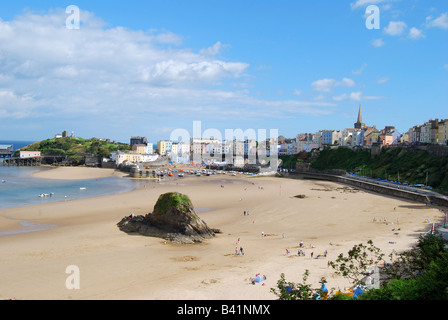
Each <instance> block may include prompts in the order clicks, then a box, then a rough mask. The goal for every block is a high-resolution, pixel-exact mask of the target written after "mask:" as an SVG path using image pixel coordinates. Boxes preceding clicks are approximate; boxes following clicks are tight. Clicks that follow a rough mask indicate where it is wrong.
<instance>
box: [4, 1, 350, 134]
mask: <svg viewBox="0 0 448 320" xmlns="http://www.w3.org/2000/svg"><path fill="white" fill-rule="evenodd" d="M65 19H66V13H65V10H63V9H60V10H54V11H51V13H48V14H42V15H38V14H33V13H29V12H28V13H24V14H22V15H20V16H17V17H15V18H14V19H13V20H11V21H2V20H0V48H1V50H0V118H1V119H3V120H5V119H29V120H32V121H33V123H38V122H39V123H44V122H45V125H46V126H53V125H54V126H55V127H57V126H62V125H63V124H62V123H66V122H67V123H68V122H69V123H73V121H79V123H80V124H79V126H82V127H83V128H85V130H86V131H88V132H90V133H89V134H92V135H93V134H95V133H93V130H92V129H95V130H97V131H99V130H101V132H103V131H104V130H109V127H113V130H119V131H120V132H123V133H120V134H123V135H128V133H130V132H132V131H133V130H136V128H137V123H140V125H141V124H142V123H143V124H144V126H145V128H147V127H150V126H151V124H153V123H157V124H163V126H165V127H169V126H171V125H172V124H164V122H170V121H178V120H179V121H190V119H192V118H196V119H195V120H197V119H198V118H197V117H199V119H200V120H206V119H213V120H216V119H221V118H222V119H229V120H234V119H236V118H240V117H241V114H244V115H245V119H247V121H250V120H252V119H267V118H269V119H272V118H280V117H284V116H285V113H282V112H277V110H278V108H282V110H286V111H287V112H289V113H288V114H287V116H288V117H291V116H294V115H295V114H297V113H300V114H313V115H316V114H317V115H318V114H328V113H329V112H332V111H331V109H329V107H334V106H335V103H329V102H325V101H295V100H286V101H284V100H266V99H260V98H254V97H253V96H251V93H250V92H249V91H248V90H241V89H240V88H244V87H245V86H244V84H247V82H248V79H249V78H250V77H248V76H247V73H248V72H249V64H247V63H245V62H241V61H228V60H227V59H224V58H223V59H219V58H218V57H217V55H219V54H222V49H223V48H224V47H226V46H227V45H224V44H222V43H221V42H219V41H217V42H215V44H214V45H212V46H210V47H205V48H203V49H202V50H201V49H199V50H193V49H191V48H185V47H184V46H183V36H181V35H176V34H174V33H171V32H170V31H166V30H161V31H160V30H154V29H151V30H149V31H142V30H130V29H127V28H124V27H109V26H108V25H107V24H106V23H105V22H104V21H102V20H101V19H99V18H98V17H96V16H95V15H94V14H93V13H89V12H84V11H82V12H81V19H82V21H81V27H80V29H79V30H68V29H67V28H65ZM173 46H174V47H173ZM336 84H337V85H344V86H350V85H354V82H353V80H350V79H343V80H341V81H336ZM246 87H247V86H246ZM295 93H296V94H297V93H298V91H296V92H295ZM75 119H76V120H75ZM183 119H185V120H183ZM5 121H7V120H5ZM24 121H25V120H23V121H21V122H19V123H21V124H24V123H25V122H24ZM51 121H55V122H57V123H55V124H54V123H51ZM64 121H66V122H64ZM42 125H43V124H42ZM90 125H91V126H92V127H89V126H90ZM22 126H23V127H25V125H22ZM64 129H65V128H64ZM71 129H73V130H75V131H77V129H76V128H71ZM71 129H70V130H71ZM55 130H61V129H60V128H58V129H56V128H55ZM110 130H112V129H110ZM78 131H79V130H78ZM124 132H126V133H124ZM104 134H106V135H109V134H110V133H109V132H106V131H104Z"/></svg>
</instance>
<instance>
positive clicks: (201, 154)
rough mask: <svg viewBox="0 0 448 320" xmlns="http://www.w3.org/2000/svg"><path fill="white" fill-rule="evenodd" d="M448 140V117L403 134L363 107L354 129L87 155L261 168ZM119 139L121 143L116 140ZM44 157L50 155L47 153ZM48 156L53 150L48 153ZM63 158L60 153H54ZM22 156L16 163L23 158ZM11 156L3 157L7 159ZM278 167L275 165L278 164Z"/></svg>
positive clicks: (26, 158)
mask: <svg viewBox="0 0 448 320" xmlns="http://www.w3.org/2000/svg"><path fill="white" fill-rule="evenodd" d="M54 138H55V139H61V138H75V135H74V132H72V133H71V135H70V134H69V133H68V132H67V131H63V132H62V134H59V133H58V134H56V135H55V137H54ZM90 140H91V141H104V142H107V143H111V141H110V139H104V138H91V139H90ZM447 142H448V119H440V120H439V119H434V120H428V121H426V122H424V123H422V124H417V125H415V126H413V127H411V128H410V129H409V130H408V131H407V132H405V133H401V132H399V131H398V130H396V128H395V127H394V126H385V127H384V128H383V129H378V128H377V127H376V126H375V125H372V126H369V125H366V124H365V123H364V122H363V117H362V109H361V106H359V111H358V116H357V119H356V122H355V123H354V125H353V128H345V129H343V130H319V131H318V132H315V133H299V134H297V135H296V136H295V137H293V138H286V137H283V136H278V137H270V138H267V139H264V140H260V141H258V140H257V139H249V138H247V137H245V139H244V140H242V139H236V138H235V139H233V140H219V139H216V138H213V137H200V138H190V140H189V141H171V140H160V141H157V143H152V142H150V141H149V140H148V138H147V137H146V136H132V137H131V138H130V142H129V146H128V149H129V150H126V151H124V150H121V151H120V150H119V151H113V152H111V153H110V154H109V155H108V156H103V158H102V159H98V157H97V156H94V155H85V165H87V166H103V167H112V166H113V167H119V166H148V165H149V166H159V165H165V164H168V163H170V164H189V165H191V164H193V165H214V166H222V167H224V166H228V165H231V166H232V167H237V168H238V167H239V168H242V167H245V168H252V169H253V168H260V166H264V165H267V166H269V165H270V162H271V160H272V159H277V158H278V157H281V156H291V155H296V154H299V153H301V152H312V151H313V150H322V149H323V148H325V147H332V148H338V147H347V148H352V149H371V150H374V149H375V150H379V149H381V148H383V147H394V146H407V145H411V146H412V145H419V146H421V145H438V146H446V145H447ZM113 143H116V142H115V141H114V142H113ZM13 154H14V150H13V148H12V146H8V145H0V155H1V158H3V159H5V158H6V159H7V158H8V157H12V155H13ZM42 156H44V155H43V154H42ZM45 156H47V155H45ZM52 157H53V158H57V156H52ZM17 158H18V159H17V161H21V163H23V164H25V165H32V164H39V163H40V160H41V153H40V152H39V151H33V150H26V151H19V153H18V157H17ZM17 161H16V162H17ZM5 163H6V164H7V163H8V162H7V161H3V164H5ZM273 166H275V165H274V164H273Z"/></svg>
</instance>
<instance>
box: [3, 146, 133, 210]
mask: <svg viewBox="0 0 448 320" xmlns="http://www.w3.org/2000/svg"><path fill="white" fill-rule="evenodd" d="M32 142H33V141H8V140H0V144H5V145H11V144H12V145H13V146H14V150H17V149H20V148H23V147H25V146H27V145H29V144H31V143H32ZM50 169H51V168H48V167H12V166H11V167H7V166H3V165H1V164H0V209H6V208H14V207H22V206H29V205H36V204H46V203H52V202H58V201H69V200H76V199H84V198H90V197H98V196H105V195H111V194H117V193H123V192H129V191H132V190H134V189H135V188H137V187H138V186H139V184H140V182H138V181H135V180H131V179H126V178H120V177H107V178H100V179H89V180H53V179H42V178H37V177H34V176H33V174H34V173H35V172H37V171H41V170H50ZM42 194H48V196H45V197H41V196H40V195H42Z"/></svg>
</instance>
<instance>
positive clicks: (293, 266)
mask: <svg viewBox="0 0 448 320" xmlns="http://www.w3.org/2000/svg"><path fill="white" fill-rule="evenodd" d="M92 172H93V171H92ZM53 173H54V174H55V173H56V172H53ZM220 178H225V179H229V180H231V181H230V182H229V183H227V184H224V187H222V186H221V183H220ZM186 181H187V180H185V182H186ZM232 181H233V182H237V183H232ZM205 182H206V183H205ZM169 191H177V192H181V193H184V194H186V195H188V196H189V197H190V199H191V200H192V202H193V205H194V206H195V207H196V208H198V211H197V214H198V215H199V216H200V217H201V219H203V220H204V221H205V222H206V223H207V225H209V226H210V227H213V228H218V229H220V230H221V231H222V233H221V234H218V235H217V236H216V237H215V238H214V239H211V240H207V241H205V242H204V243H202V244H196V245H186V246H180V245H174V244H171V243H166V242H165V241H164V240H163V239H158V238H150V237H144V236H135V235H129V234H125V233H123V232H121V231H120V230H119V229H118V227H117V226H116V224H117V223H118V222H119V221H120V220H121V219H122V218H123V217H124V216H126V215H129V214H131V213H135V214H136V215H145V214H147V213H149V212H151V211H152V209H153V206H154V204H155V202H156V200H157V198H158V196H159V195H160V194H162V193H165V192H169ZM298 194H304V195H305V196H306V197H305V198H302V199H299V198H295V197H294V196H295V195H298ZM201 208H206V209H204V210H202V209H201ZM243 211H250V215H243ZM5 217H13V218H14V219H18V220H26V221H31V222H34V223H39V224H44V225H45V224H49V225H57V227H56V228H53V229H50V230H45V231H39V232H34V233H24V234H15V235H7V236H2V237H0V250H1V252H2V253H3V255H2V257H0V268H1V270H2V271H3V272H2V273H0V282H1V283H2V288H1V289H0V298H10V297H16V298H18V299H25V300H26V299H44V300H45V299H58V300H59V299H62V300H65V299H105V300H108V299H125V300H127V299H147V300H159V299H162V300H184V299H189V300H274V299H276V296H275V295H273V294H272V293H270V288H273V287H275V286H276V282H277V280H278V279H279V278H280V274H281V273H284V274H285V275H286V279H287V280H288V281H293V282H301V281H302V279H301V278H302V275H303V272H304V270H305V269H308V270H310V273H311V274H310V278H309V279H308V283H311V284H313V287H315V288H317V287H318V286H319V284H318V281H319V280H320V278H321V277H326V279H327V281H328V283H327V287H328V288H329V289H330V288H336V289H338V288H339V289H343V288H345V287H347V286H348V283H347V282H346V280H345V279H343V278H339V277H335V276H334V272H333V270H332V269H331V268H328V265H327V262H328V261H331V260H334V259H336V257H337V255H339V254H340V253H344V254H346V253H347V252H348V250H350V249H351V247H352V246H353V245H355V244H359V243H361V242H362V243H365V242H366V241H367V240H369V239H371V240H373V242H374V244H375V245H376V246H378V247H379V248H381V249H382V250H383V252H384V253H385V254H386V256H387V254H388V253H390V252H391V251H392V250H395V251H397V252H400V251H404V250H407V249H408V248H410V247H411V246H413V245H414V244H415V243H416V242H417V240H418V236H419V234H422V233H425V232H427V231H428V230H429V228H430V224H429V223H426V222H425V220H426V219H428V221H430V222H439V221H440V219H441V218H442V215H441V214H440V212H439V210H438V209H437V208H433V207H425V206H424V205H421V204H418V203H415V202H410V201H405V200H399V199H392V198H387V197H383V196H380V195H375V194H371V193H367V192H364V191H362V190H360V189H359V190H356V189H354V188H345V189H344V188H343V186H341V185H339V184H336V183H332V182H326V181H302V180H294V179H280V178H275V177H257V179H251V178H250V177H247V176H244V175H241V176H237V177H229V176H221V177H213V176H211V177H198V178H195V177H192V179H191V180H189V182H188V183H184V184H169V185H168V184H164V183H151V182H148V183H147V184H146V187H145V186H143V185H142V186H141V187H140V188H138V189H136V190H133V191H131V192H127V193H122V194H117V195H109V196H101V197H95V198H88V199H81V200H73V201H67V202H62V203H61V202H57V203H52V204H44V205H37V206H31V207H21V208H12V209H3V210H0V230H1V231H3V230H4V228H7V227H8V226H9V227H11V226H13V225H14V224H15V223H17V221H15V222H12V221H10V220H9V221H7V220H6V219H5ZM384 218H385V219H386V221H384ZM374 219H376V221H374ZM397 227H398V228H400V229H401V231H399V232H398V234H395V233H397V232H393V231H392V229H395V228H397ZM262 232H263V233H264V234H265V235H266V236H264V237H263V236H262ZM238 239H240V242H239V243H238V241H237V240H238ZM300 241H304V243H305V248H304V251H305V252H306V256H305V257H300V256H298V255H297V250H298V248H299V242H300ZM390 242H393V243H390ZM240 246H241V247H242V248H244V252H245V255H244V256H241V255H235V247H238V248H239V247H240ZM286 249H288V250H289V253H286ZM324 251H328V256H327V258H325V259H316V258H311V257H310V254H311V252H313V253H314V257H317V256H318V255H319V254H322V253H323V252H324ZM69 265H77V266H79V268H80V271H81V289H79V290H68V289H67V288H66V286H65V281H66V278H67V277H68V275H67V274H66V273H65V268H66V267H67V266H69ZM257 273H261V274H262V275H266V276H267V279H266V280H265V282H264V285H262V284H255V285H252V284H251V283H250V278H251V277H252V278H253V277H254V276H255V274H257ZM36 286H38V287H39V290H37V291H36V290H34V289H33V288H35V287H36Z"/></svg>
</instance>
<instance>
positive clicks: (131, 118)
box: [0, 0, 448, 142]
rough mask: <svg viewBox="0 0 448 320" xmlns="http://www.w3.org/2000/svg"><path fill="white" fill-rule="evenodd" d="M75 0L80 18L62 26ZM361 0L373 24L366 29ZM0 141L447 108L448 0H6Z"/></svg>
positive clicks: (443, 113) (159, 135)
mask: <svg viewBox="0 0 448 320" xmlns="http://www.w3.org/2000/svg"><path fill="white" fill-rule="evenodd" d="M69 5H76V6H77V7H78V8H79V9H80V10H81V11H80V20H81V24H80V28H79V29H76V30H70V29H67V28H66V25H65V24H66V20H67V18H68V17H69V14H67V13H66V8H67V6H69ZM368 5H376V6H377V7H378V9H379V17H380V28H379V29H368V28H367V27H366V19H367V17H368V16H369V14H366V7H367V6H368ZM0 18H1V21H0V118H1V121H2V125H1V126H0V139H2V140H5V139H15V140H21V139H22V140H40V139H46V138H49V137H53V136H54V134H55V133H58V132H62V131H63V130H68V131H69V132H71V131H74V132H75V135H77V136H80V137H83V138H90V137H107V138H111V139H114V140H118V141H124V142H128V141H129V137H130V136H132V135H141V136H147V137H148V139H149V140H150V141H152V142H156V141H157V140H160V139H166V138H169V136H170V133H171V132H172V131H173V130H174V129H177V128H183V129H186V130H188V131H189V132H191V134H192V132H193V121H201V126H202V129H203V130H205V129H209V128H215V129H217V130H219V131H221V132H222V135H223V136H224V130H225V129H242V130H247V129H255V130H257V129H266V130H269V129H278V131H279V134H280V135H283V136H286V137H291V138H292V137H294V136H295V135H296V134H298V133H301V132H316V131H318V130H321V129H338V130H342V129H344V128H348V127H353V123H354V122H355V121H356V116H357V111H358V107H359V105H361V106H362V109H363V118H364V122H365V123H366V124H367V125H376V126H377V128H379V129H381V128H383V127H384V126H386V125H393V126H395V127H396V128H397V129H398V130H399V131H400V132H405V131H407V130H408V129H409V128H410V127H412V126H413V125H416V124H420V123H423V122H425V121H427V120H429V119H433V118H439V119H440V118H448V115H447V110H448V90H447V88H448V2H447V1H445V0H347V1H342V0H341V1H332V0H316V1H305V0H294V1H292V0H291V1H283V0H280V1H267V0H257V1H241V0H239V1H234V0H226V1H213V0H201V1H200V0H179V1H172V0H168V1H137V0H134V1H133V0H131V1H126V2H124V1H81V0H79V1H78V0H75V1H73V2H65V1H56V0H54V1H20V0H19V1H7V2H6V1H2V2H1V3H0Z"/></svg>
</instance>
